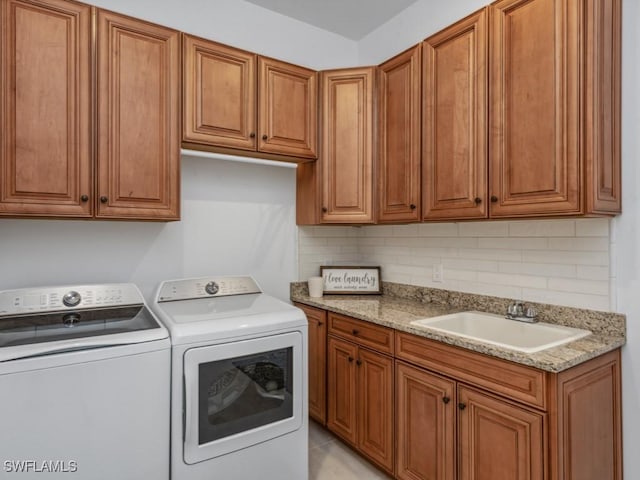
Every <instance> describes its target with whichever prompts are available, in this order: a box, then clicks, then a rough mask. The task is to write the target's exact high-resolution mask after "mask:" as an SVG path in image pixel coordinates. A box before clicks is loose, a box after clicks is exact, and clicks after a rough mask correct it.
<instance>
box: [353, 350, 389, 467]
mask: <svg viewBox="0 0 640 480" xmlns="http://www.w3.org/2000/svg"><path fill="white" fill-rule="evenodd" d="M356 365H357V367H358V368H357V370H358V379H357V382H358V395H357V398H358V413H359V415H360V416H359V418H358V448H359V449H360V451H361V452H362V453H364V454H365V455H367V456H368V457H369V458H371V459H372V460H373V461H374V462H375V463H377V464H379V465H380V466H381V467H383V468H384V469H385V470H387V471H388V472H390V473H392V474H393V467H394V462H393V448H394V442H393V359H392V358H391V357H387V356H386V355H381V354H379V353H375V352H372V351H370V350H367V349H365V348H360V349H359V351H358V358H357V361H356Z"/></svg>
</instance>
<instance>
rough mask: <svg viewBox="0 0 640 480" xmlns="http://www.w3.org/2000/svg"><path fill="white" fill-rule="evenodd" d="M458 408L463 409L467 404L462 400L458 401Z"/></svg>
mask: <svg viewBox="0 0 640 480" xmlns="http://www.w3.org/2000/svg"><path fill="white" fill-rule="evenodd" d="M458 408H459V409H460V410H464V409H465V408H467V404H466V403H462V402H460V403H459V404H458Z"/></svg>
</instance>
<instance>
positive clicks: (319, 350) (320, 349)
mask: <svg viewBox="0 0 640 480" xmlns="http://www.w3.org/2000/svg"><path fill="white" fill-rule="evenodd" d="M296 306H297V307H299V308H301V309H302V310H303V311H304V313H305V315H306V316H307V320H308V322H309V416H310V417H311V418H313V419H314V420H315V421H317V422H319V423H321V424H322V425H325V424H326V422H327V312H326V311H325V310H319V309H317V308H311V307H308V306H306V305H300V304H296Z"/></svg>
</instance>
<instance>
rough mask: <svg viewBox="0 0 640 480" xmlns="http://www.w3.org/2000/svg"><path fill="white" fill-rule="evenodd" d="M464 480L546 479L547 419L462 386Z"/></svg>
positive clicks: (460, 422) (461, 466)
mask: <svg viewBox="0 0 640 480" xmlns="http://www.w3.org/2000/svg"><path fill="white" fill-rule="evenodd" d="M458 402H459V403H458V405H459V410H458V412H459V413H458V428H459V430H458V448H459V449H460V451H459V458H460V464H459V475H458V478H459V479H460V480H543V479H544V443H545V442H544V439H543V436H542V435H543V423H544V416H543V415H542V414H540V413H537V412H534V411H533V410H527V409H525V408H522V407H518V406H516V405H513V404H511V403H508V402H505V401H503V400H499V399H497V398H494V397H491V396H489V395H486V394H484V393H481V392H479V391H477V390H474V389H472V388H468V387H465V386H459V387H458Z"/></svg>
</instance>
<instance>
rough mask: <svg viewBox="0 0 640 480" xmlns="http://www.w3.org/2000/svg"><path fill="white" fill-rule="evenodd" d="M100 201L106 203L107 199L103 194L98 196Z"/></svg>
mask: <svg viewBox="0 0 640 480" xmlns="http://www.w3.org/2000/svg"><path fill="white" fill-rule="evenodd" d="M100 201H101V202H102V203H107V202H108V201H109V199H108V198H107V197H105V196H104V195H103V196H101V197H100Z"/></svg>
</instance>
